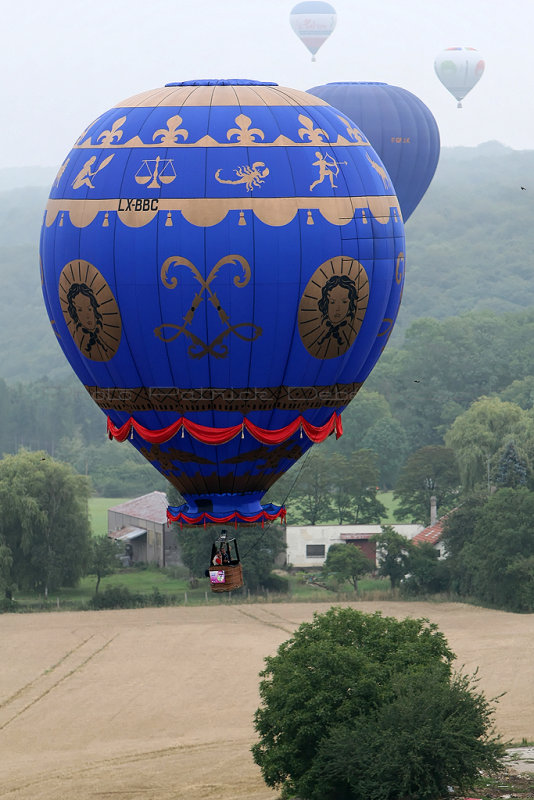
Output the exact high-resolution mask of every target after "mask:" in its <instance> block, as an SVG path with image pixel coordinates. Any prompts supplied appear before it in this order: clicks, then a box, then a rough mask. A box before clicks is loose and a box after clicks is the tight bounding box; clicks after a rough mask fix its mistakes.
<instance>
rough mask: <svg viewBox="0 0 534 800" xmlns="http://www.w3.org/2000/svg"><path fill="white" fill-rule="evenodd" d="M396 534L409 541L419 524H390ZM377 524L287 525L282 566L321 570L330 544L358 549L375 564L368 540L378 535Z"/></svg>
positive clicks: (418, 528)
mask: <svg viewBox="0 0 534 800" xmlns="http://www.w3.org/2000/svg"><path fill="white" fill-rule="evenodd" d="M391 527H392V528H393V529H394V530H395V531H396V532H397V533H400V534H401V535H402V536H405V537H406V538H407V539H413V538H414V537H415V536H416V535H417V534H418V533H419V532H420V531H422V530H423V526H422V525H392V526H391ZM381 531H382V526H381V525H287V526H286V565H288V566H291V567H295V568H297V569H310V568H311V569H314V568H315V567H322V565H323V564H324V562H325V560H326V554H327V553H328V550H329V548H330V547H331V546H332V545H333V544H340V543H344V544H349V545H350V544H352V545H356V546H357V547H360V548H361V550H362V551H363V552H364V553H365V555H366V556H367V557H368V558H369V559H370V560H371V561H373V563H374V564H375V565H376V545H375V543H374V542H373V541H371V538H372V537H373V536H375V535H376V534H377V533H381Z"/></svg>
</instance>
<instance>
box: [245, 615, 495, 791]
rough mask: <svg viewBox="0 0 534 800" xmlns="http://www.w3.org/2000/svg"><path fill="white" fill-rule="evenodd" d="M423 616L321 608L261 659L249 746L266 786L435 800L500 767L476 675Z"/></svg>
mask: <svg viewBox="0 0 534 800" xmlns="http://www.w3.org/2000/svg"><path fill="white" fill-rule="evenodd" d="M453 660H454V654H453V653H452V652H451V650H450V649H449V647H448V645H447V642H446V640H445V638H444V637H443V634H441V633H440V632H439V631H438V630H437V627H436V626H435V625H434V624H431V623H429V622H428V620H424V619H405V620H401V621H398V620H396V619H393V618H388V617H382V616H381V614H379V613H375V614H363V613H362V612H359V611H356V610H354V609H351V608H343V609H342V608H332V609H330V611H328V612H327V613H326V614H323V615H318V614H315V615H314V620H313V622H311V623H304V624H302V625H301V626H300V627H299V628H298V629H297V631H296V632H295V633H294V634H293V636H292V637H291V638H290V639H289V640H288V641H287V642H284V643H283V644H282V645H281V646H280V647H279V648H278V651H277V654H276V655H275V656H269V657H268V658H267V659H266V668H265V669H264V670H263V672H262V673H261V677H262V678H263V680H262V681H261V683H260V697H261V700H262V705H261V707H260V708H259V709H258V710H257V711H256V714H255V718H254V722H255V728H256V731H257V733H258V734H259V742H258V743H257V744H255V745H254V746H253V747H252V753H253V757H254V760H255V761H256V763H257V764H258V765H259V766H260V768H261V771H262V774H263V778H264V780H265V782H266V783H267V785H268V786H271V787H273V788H274V787H280V788H281V790H282V797H283V798H288V797H291V796H293V795H298V796H299V797H300V798H302V800H319V798H320V799H321V800H368V798H373V800H402V798H406V797H417V798H418V800H437V798H440V797H442V796H443V795H445V796H446V795H447V787H448V786H449V785H451V784H454V785H455V786H456V787H457V788H458V789H462V788H465V785H466V784H467V783H469V782H470V781H471V780H472V779H473V778H474V777H476V776H477V774H478V770H479V769H482V768H493V767H496V766H498V763H499V759H500V757H501V755H502V753H503V747H502V745H501V744H500V742H499V739H498V737H496V736H495V734H494V732H493V729H492V715H493V710H492V707H491V704H490V703H489V702H488V701H487V700H486V699H485V698H484V696H483V695H482V694H480V693H477V692H476V690H475V679H474V678H466V677H464V676H461V675H456V674H454V673H453V671H452V662H453Z"/></svg>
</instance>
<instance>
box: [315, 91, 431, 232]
mask: <svg viewBox="0 0 534 800" xmlns="http://www.w3.org/2000/svg"><path fill="white" fill-rule="evenodd" d="M308 91H309V92H310V94H313V95H315V96H316V97H320V98H322V99H323V100H326V101H327V102H328V103H330V105H332V106H334V107H335V108H338V109H339V110H340V111H341V112H342V113H343V114H346V115H347V117H349V118H350V119H351V120H352V121H353V122H355V123H356V125H358V127H359V128H360V129H361V130H362V131H363V133H365V135H366V136H367V138H368V139H369V141H370V142H371V145H372V146H373V147H374V149H375V150H376V152H377V153H378V155H379V156H380V158H381V159H382V161H383V163H384V166H385V167H386V169H387V171H388V173H389V176H390V178H391V180H392V181H393V185H394V187H395V191H396V193H397V197H398V199H399V203H400V207H401V209H402V215H403V217H404V221H405V222H406V220H407V219H408V218H409V217H410V216H411V215H412V213H413V211H414V209H415V208H416V207H417V206H418V204H419V203H420V201H421V199H422V197H423V195H424V193H425V192H426V190H427V189H428V187H429V186H430V182H431V180H432V178H433V176H434V173H435V171H436V167H437V165H438V159H439V148H440V141H439V130H438V126H437V123H436V120H435V119H434V117H433V115H432V113H431V111H430V110H429V109H428V108H427V106H426V105H425V104H424V103H423V102H422V101H421V100H419V98H418V97H416V96H415V95H414V94H412V93H411V92H408V91H407V90H406V89H402V88H401V87H400V86H390V85H389V84H387V83H373V82H343V83H341V82H340V83H327V84H326V85H325V86H314V88H313V89H309V90H308Z"/></svg>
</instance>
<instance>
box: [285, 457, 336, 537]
mask: <svg viewBox="0 0 534 800" xmlns="http://www.w3.org/2000/svg"><path fill="white" fill-rule="evenodd" d="M328 464H329V458H328V455H327V453H326V452H325V451H324V449H323V450H320V449H319V448H317V449H316V450H314V451H312V452H311V453H310V454H309V455H307V456H306V461H305V462H304V464H303V465H302V469H301V471H300V474H299V477H298V480H297V483H296V486H295V489H294V492H293V497H294V498H295V499H296V505H297V506H298V510H299V512H300V515H301V516H302V517H303V518H304V519H305V521H306V522H307V523H308V524H309V525H317V523H319V522H328V520H329V519H330V517H331V516H332V514H333V508H332V495H331V486H332V482H331V478H330V474H329V470H328Z"/></svg>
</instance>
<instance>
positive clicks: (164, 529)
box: [108, 492, 181, 567]
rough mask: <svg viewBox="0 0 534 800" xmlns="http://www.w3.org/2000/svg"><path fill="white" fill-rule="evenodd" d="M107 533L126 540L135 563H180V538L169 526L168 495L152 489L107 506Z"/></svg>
mask: <svg viewBox="0 0 534 800" xmlns="http://www.w3.org/2000/svg"><path fill="white" fill-rule="evenodd" d="M108 536H109V537H110V538H112V539H116V540H117V541H120V542H123V543H124V545H125V548H126V552H127V554H128V556H129V561H130V563H132V564H136V563H145V564H156V565H157V566H158V567H165V566H169V565H171V564H180V563H181V559H180V553H179V550H178V540H177V537H176V533H175V531H174V530H173V529H171V528H169V527H168V526H167V495H166V494H165V492H151V493H150V494H145V495H143V496H142V497H136V498H134V499H133V500H127V501H126V502H125V503H120V504H119V505H117V506H113V507H112V508H110V509H108Z"/></svg>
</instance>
